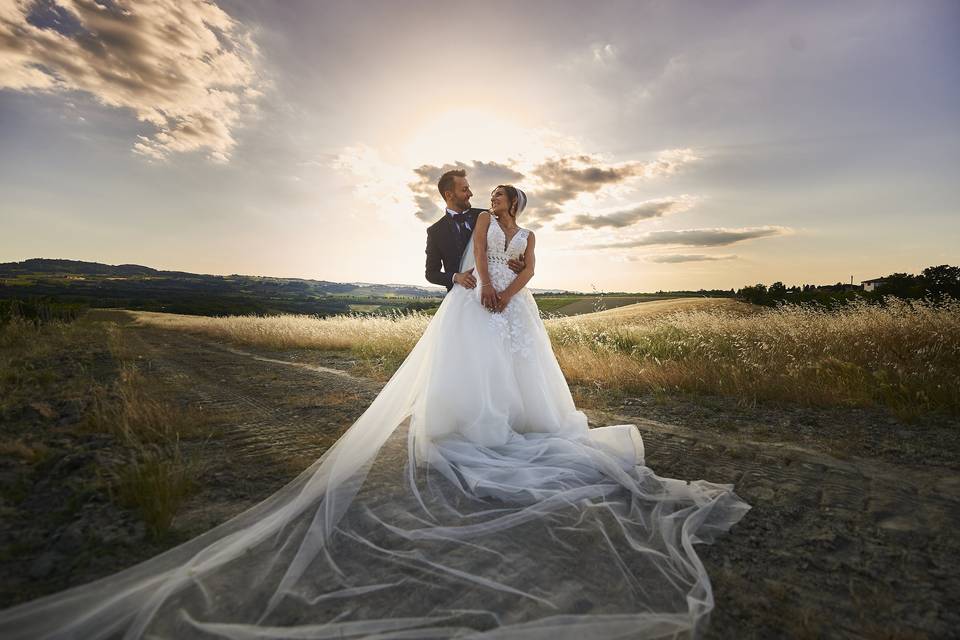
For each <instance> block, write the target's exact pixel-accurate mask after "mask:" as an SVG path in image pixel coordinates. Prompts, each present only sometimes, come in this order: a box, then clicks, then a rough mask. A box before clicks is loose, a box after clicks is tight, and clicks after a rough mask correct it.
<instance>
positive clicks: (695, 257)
mask: <svg viewBox="0 0 960 640" xmlns="http://www.w3.org/2000/svg"><path fill="white" fill-rule="evenodd" d="M736 257H737V256H735V255H722V256H720V255H718V256H709V255H706V254H704V253H666V254H662V255H657V256H647V257H646V261H647V262H656V263H659V264H674V263H677V262H705V261H711V260H734V259H736ZM638 259H639V258H638Z"/></svg>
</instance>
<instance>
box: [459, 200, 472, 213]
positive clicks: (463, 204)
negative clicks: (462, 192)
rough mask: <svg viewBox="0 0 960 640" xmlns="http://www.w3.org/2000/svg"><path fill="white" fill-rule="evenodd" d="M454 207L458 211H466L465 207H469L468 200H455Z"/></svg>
mask: <svg viewBox="0 0 960 640" xmlns="http://www.w3.org/2000/svg"><path fill="white" fill-rule="evenodd" d="M456 207H457V209H458V210H459V211H460V213H463V212H464V211H466V210H467V209H469V208H470V201H469V200H466V201H463V200H461V201H460V202H457V203H456Z"/></svg>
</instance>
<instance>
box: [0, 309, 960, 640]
mask: <svg viewBox="0 0 960 640" xmlns="http://www.w3.org/2000/svg"><path fill="white" fill-rule="evenodd" d="M100 313H101V314H102V317H103V318H104V319H105V320H111V321H116V322H120V323H121V324H122V325H123V331H124V333H125V335H126V337H127V345H128V348H129V349H130V350H132V351H133V352H135V353H136V354H137V356H138V362H139V363H140V366H141V367H142V368H143V369H144V371H145V372H146V373H147V375H149V376H151V378H152V379H155V380H157V381H158V382H159V385H160V386H161V387H162V392H163V393H164V394H165V395H166V396H168V397H169V398H172V399H175V401H177V402H180V403H183V404H185V405H198V406H200V407H201V408H202V410H203V411H209V412H211V413H212V414H214V415H216V416H218V419H216V420H214V421H213V423H214V424H215V425H221V426H220V427H218V428H217V430H215V431H214V432H212V433H211V436H210V438H208V439H206V440H205V441H203V442H196V443H191V444H190V445H189V447H190V450H189V453H190V454H191V455H193V456H196V457H198V458H200V459H202V460H203V472H202V476H201V478H200V482H199V490H198V491H197V492H196V493H194V494H193V495H192V496H191V497H190V498H189V499H188V501H187V503H186V504H185V505H184V506H183V507H182V508H181V509H180V510H179V512H178V515H177V517H176V519H175V520H174V524H173V527H172V530H171V532H170V533H169V534H168V535H167V536H165V537H164V538H162V539H159V540H156V539H152V538H150V537H149V536H147V535H146V533H145V531H144V527H143V524H142V523H141V522H139V520H138V518H137V516H136V514H135V513H133V512H131V511H129V510H125V509H121V508H119V507H117V506H115V504H114V503H113V502H112V501H111V500H110V499H109V497H108V496H107V495H106V494H105V493H104V492H103V491H102V484H99V483H98V482H97V469H98V468H99V467H100V466H101V465H102V464H104V463H105V462H106V461H108V460H109V458H110V456H111V455H113V453H112V449H111V446H112V445H111V442H110V438H109V437H107V436H104V435H102V434H90V433H83V432H81V431H80V430H78V429H76V425H77V424H78V423H79V422H80V420H81V417H82V414H83V411H84V403H83V400H82V399H73V400H57V401H54V402H49V403H45V404H40V405H37V406H30V405H26V406H24V407H22V408H20V409H19V410H17V411H11V412H8V413H7V414H6V415H4V416H3V424H2V433H3V434H4V435H9V434H11V433H17V432H22V431H23V430H24V429H27V428H29V429H31V430H33V431H34V432H35V433H43V434H44V438H45V440H44V442H45V443H46V444H45V445H44V446H47V447H48V449H49V452H50V453H49V454H48V455H46V456H45V457H44V460H43V462H42V463H40V464H37V465H35V466H34V468H32V469H30V470H29V473H27V472H26V471H24V467H23V465H24V464H26V462H24V458H25V456H22V455H21V456H20V457H19V458H18V457H17V456H11V455H3V456H0V483H2V486H3V492H2V494H0V498H2V502H0V512H2V515H3V518H2V519H0V545H2V547H0V572H2V574H3V580H2V584H3V587H2V589H0V598H2V600H0V606H9V605H12V604H14V603H16V602H20V601H23V600H27V599H30V598H33V597H36V596H38V595H42V594H43V593H49V592H53V591H57V590H60V589H63V588H65V587H68V586H71V585H75V584H82V583H84V582H87V581H89V580H91V579H94V578H96V577H99V576H101V575H106V574H109V573H112V572H114V571H116V570H119V569H121V568H123V567H126V566H129V565H131V564H134V563H135V562H137V561H139V560H142V559H145V558H147V557H150V556H152V555H154V554H156V553H157V552H159V551H161V550H162V549H164V548H167V547H170V546H173V545H174V544H176V543H177V542H179V541H182V540H184V539H187V538H189V537H192V536H194V535H196V534H197V533H199V532H201V531H204V530H207V529H209V528H210V527H212V526H214V525H216V524H218V523H220V522H223V521H224V520H226V519H228V518H229V517H230V516H232V515H234V514H236V513H239V512H240V511H242V510H244V509H245V508H247V507H249V506H251V505H253V504H256V503H257V502H259V501H260V500H262V499H263V498H265V497H267V496H268V495H270V494H271V493H273V492H274V491H276V490H277V489H278V488H279V487H281V486H283V485H284V484H285V483H286V482H288V481H289V480H290V479H292V478H293V477H294V476H296V475H297V474H298V473H299V472H300V471H301V470H302V469H303V468H305V467H306V466H307V465H308V464H309V463H310V462H311V461H313V460H314V459H316V458H317V457H318V456H319V455H320V454H321V453H322V452H323V451H324V450H326V448H327V447H328V446H329V445H330V444H332V443H333V442H334V441H336V439H337V438H338V437H339V435H340V434H341V433H342V432H343V430H344V429H345V428H346V427H348V426H349V425H350V424H351V423H352V421H353V420H354V419H355V418H356V417H357V416H359V415H360V413H362V412H363V410H364V408H365V407H366V406H367V405H368V404H369V402H370V401H371V400H372V399H373V397H375V396H376V394H377V392H378V391H379V388H380V386H381V385H380V383H377V382H373V381H370V380H367V379H364V378H358V377H354V376H352V375H350V373H349V372H350V371H351V367H352V365H353V362H352V361H351V359H350V357H349V355H348V354H343V353H332V352H331V353H326V352H318V351H311V350H287V351H269V352H268V351H266V350H263V349H253V348H249V347H243V348H239V347H235V346H230V345H227V344H222V343H217V342H214V341H211V340H208V339H205V338H199V337H196V336H192V335H189V334H184V333H172V332H165V331H163V330H158V329H153V328H147V327H139V326H133V325H131V324H130V323H129V320H128V319H127V318H126V316H125V315H124V314H122V313H118V312H100ZM99 358H100V359H101V360H103V362H101V366H102V367H103V370H104V372H105V373H104V375H107V373H106V372H108V371H109V369H110V367H109V363H108V362H106V360H107V359H108V355H106V354H105V353H102V354H101V355H100V356H99ZM587 413H588V415H589V416H590V418H591V422H592V423H593V424H598V425H599V424H615V423H623V422H631V423H635V424H637V425H638V427H639V428H640V430H641V432H642V433H643V437H644V441H645V445H646V454H647V461H646V462H647V465H648V466H650V467H651V468H652V469H654V471H655V472H656V473H657V474H658V475H660V476H664V477H676V478H686V479H691V480H692V479H700V478H703V479H706V480H709V481H712V482H723V483H733V484H734V485H735V486H736V492H737V493H738V494H739V495H740V496H741V497H742V498H744V499H745V500H746V501H747V502H749V503H750V504H751V505H752V506H753V508H752V509H751V511H750V512H749V513H748V514H747V515H746V516H745V517H744V519H743V520H741V521H740V523H738V524H737V525H736V526H735V527H734V528H733V529H732V530H731V531H730V532H729V534H728V535H726V536H723V537H721V538H720V539H719V540H718V541H717V542H716V543H714V544H713V545H700V546H698V547H697V550H698V553H699V554H700V556H701V558H702V559H703V561H704V564H705V566H706V568H707V570H708V572H709V574H710V576H711V580H712V583H713V588H714V596H715V599H716V608H715V609H714V612H713V614H712V616H711V622H710V626H709V628H708V631H707V634H706V637H708V638H754V637H755V638H768V637H818V638H819V637H838V638H841V637H842V638H861V637H862V638H925V637H947V636H950V635H952V634H954V633H955V632H956V631H955V630H956V629H958V628H960V609H958V604H960V576H958V571H957V569H958V568H960V537H958V536H957V535H956V533H955V532H956V528H957V524H958V521H960V509H958V506H960V446H958V438H960V431H958V426H960V425H958V424H957V420H956V419H951V418H948V417H943V416H940V417H938V416H921V417H919V418H918V419H916V420H915V421H913V422H911V423H904V422H903V421H901V420H898V419H897V418H895V417H893V416H891V415H889V414H887V413H886V412H885V411H881V410H866V409H823V408H801V407H791V406H788V407H776V406H770V405H763V406H739V405H737V403H735V402H733V401H731V400H728V399H724V398H703V397H679V396H652V395H651V396H642V397H634V398H626V399H621V400H618V401H617V402H615V403H613V404H609V403H607V404H604V403H598V402H595V403H593V408H590V409H588V410H587Z"/></svg>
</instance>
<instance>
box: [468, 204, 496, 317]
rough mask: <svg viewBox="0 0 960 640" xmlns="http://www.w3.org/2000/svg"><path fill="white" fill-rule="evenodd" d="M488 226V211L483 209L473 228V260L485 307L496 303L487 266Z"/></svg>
mask: <svg viewBox="0 0 960 640" xmlns="http://www.w3.org/2000/svg"><path fill="white" fill-rule="evenodd" d="M489 228H490V212H489V211H484V212H483V213H481V214H480V215H479V216H477V226H476V227H474V229H473V261H474V263H475V265H476V269H477V279H478V280H479V282H478V284H479V285H480V287H481V288H480V302H481V303H483V306H485V307H492V306H493V305H495V304H496V303H497V291H496V289H494V288H493V283H492V282H490V270H489V269H488V268H487V267H488V265H487V229H489Z"/></svg>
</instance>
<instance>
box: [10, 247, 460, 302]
mask: <svg viewBox="0 0 960 640" xmlns="http://www.w3.org/2000/svg"><path fill="white" fill-rule="evenodd" d="M443 292H444V289H443V288H442V287H434V286H430V285H428V286H424V287H417V286H412V285H382V284H362V283H344V282H329V281H326V280H309V279H304V278H276V277H268V276H247V275H240V274H231V275H229V276H219V275H208V274H198V273H188V272H185V271H163V270H159V269H154V268H152V267H147V266H143V265H138V264H121V265H110V264H102V263H99V262H84V261H81V260H62V259H48V258H32V259H30V260H24V261H22V262H5V263H0V299H4V298H6V299H9V298H25V299H26V298H35V297H40V298H48V299H53V300H58V301H61V302H72V303H81V304H86V305H89V306H91V307H108V308H125V309H143V310H149V311H168V312H172V313H193V314H197V315H225V314H252V313H260V314H271V313H309V314H318V315H330V314H337V313H349V312H351V311H363V312H371V311H374V312H388V311H394V310H411V309H427V308H430V307H434V306H436V305H437V304H439V303H440V300H441V299H442V295H443Z"/></svg>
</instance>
